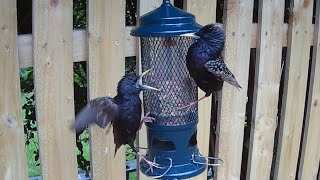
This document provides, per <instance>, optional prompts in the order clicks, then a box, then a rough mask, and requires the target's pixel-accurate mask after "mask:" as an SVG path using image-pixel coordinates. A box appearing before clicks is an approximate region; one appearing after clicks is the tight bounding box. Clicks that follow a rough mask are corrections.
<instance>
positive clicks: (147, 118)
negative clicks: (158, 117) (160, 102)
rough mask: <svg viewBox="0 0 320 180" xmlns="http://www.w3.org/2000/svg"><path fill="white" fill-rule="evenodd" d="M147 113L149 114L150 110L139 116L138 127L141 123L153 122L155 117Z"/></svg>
mask: <svg viewBox="0 0 320 180" xmlns="http://www.w3.org/2000/svg"><path fill="white" fill-rule="evenodd" d="M149 115H150V112H147V113H146V115H145V116H144V117H142V118H141V121H140V127H139V129H141V127H142V124H143V123H146V122H154V120H155V118H153V117H149Z"/></svg>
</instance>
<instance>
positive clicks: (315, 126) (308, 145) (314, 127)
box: [298, 3, 320, 180]
mask: <svg viewBox="0 0 320 180" xmlns="http://www.w3.org/2000/svg"><path fill="white" fill-rule="evenodd" d="M314 32H315V34H314V41H313V44H314V45H313V57H312V58H313V61H312V65H311V74H310V88H309V92H308V93H309V95H308V104H307V115H306V120H305V121H306V122H305V129H304V135H303V146H302V153H301V158H300V165H299V175H298V179H301V180H304V179H314V180H315V179H317V173H318V168H319V167H318V166H319V161H320V143H319V137H320V121H319V117H320V105H319V101H320V52H319V50H320V49H319V48H320V4H319V3H317V7H316V23H315V31H314ZM318 179H319V177H318Z"/></svg>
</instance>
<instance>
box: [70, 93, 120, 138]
mask: <svg viewBox="0 0 320 180" xmlns="http://www.w3.org/2000/svg"><path fill="white" fill-rule="evenodd" d="M118 114H119V106H118V105H117V104H116V103H115V102H114V101H113V99H112V98H111V97H100V98H96V99H93V100H91V101H90V102H89V104H87V105H86V106H85V107H84V108H83V109H82V110H81V111H80V113H78V114H77V116H76V119H75V123H74V125H73V128H74V129H75V130H76V132H80V131H82V130H83V129H85V128H86V126H88V125H90V124H93V123H95V124H97V125H98V126H99V127H101V128H105V127H106V126H107V125H108V124H109V123H110V122H112V121H113V120H114V119H115V118H116V117H117V116H118Z"/></svg>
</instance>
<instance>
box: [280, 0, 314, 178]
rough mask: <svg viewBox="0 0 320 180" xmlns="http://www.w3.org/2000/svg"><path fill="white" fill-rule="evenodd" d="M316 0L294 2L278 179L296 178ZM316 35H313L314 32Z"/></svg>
mask: <svg viewBox="0 0 320 180" xmlns="http://www.w3.org/2000/svg"><path fill="white" fill-rule="evenodd" d="M312 8H313V1H312V0H310V1H308V2H306V1H304V0H294V1H292V2H291V9H292V12H291V14H290V22H289V31H288V48H287V59H286V68H285V79H284V91H283V99H282V104H283V106H282V110H281V120H280V128H279V140H278V146H277V147H278V150H277V159H276V168H275V177H276V178H277V179H295V176H296V169H297V162H298V156H299V149H300V137H301V131H302V122H303V116H304V106H305V98H306V88H307V79H308V66H309V54H310V46H309V44H310V42H309V41H308V36H309V35H308V33H310V29H311V28H310V27H311V24H312ZM311 35H313V34H311Z"/></svg>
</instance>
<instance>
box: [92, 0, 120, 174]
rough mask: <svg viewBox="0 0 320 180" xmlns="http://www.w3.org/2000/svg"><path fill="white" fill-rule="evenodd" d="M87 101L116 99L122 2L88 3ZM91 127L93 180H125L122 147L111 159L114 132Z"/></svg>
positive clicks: (118, 77)
mask: <svg viewBox="0 0 320 180" xmlns="http://www.w3.org/2000/svg"><path fill="white" fill-rule="evenodd" d="M87 24H88V46H89V51H88V56H89V61H88V70H89V72H88V79H89V98H90V99H93V98H97V97H101V96H111V97H113V96H115V95H116V93H117V91H116V90H117V84H118V81H119V80H120V79H121V77H122V76H123V75H124V70H125V53H124V50H125V49H124V46H125V45H124V44H125V0H109V1H105V0H95V1H89V2H88V23H87ZM109 132H110V133H109V134H106V131H105V130H103V129H101V128H99V127H97V126H92V127H90V142H91V144H90V147H91V169H92V178H93V179H95V180H105V179H108V180H109V179H110V180H113V179H119V180H122V179H125V178H126V172H125V148H124V146H122V147H121V148H120V149H119V150H118V152H117V155H116V156H115V157H114V153H115V151H114V150H115V145H114V142H113V133H112V132H113V131H112V129H110V131H109Z"/></svg>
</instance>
